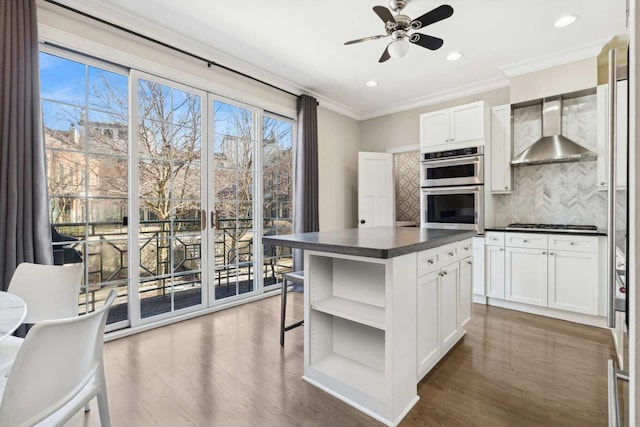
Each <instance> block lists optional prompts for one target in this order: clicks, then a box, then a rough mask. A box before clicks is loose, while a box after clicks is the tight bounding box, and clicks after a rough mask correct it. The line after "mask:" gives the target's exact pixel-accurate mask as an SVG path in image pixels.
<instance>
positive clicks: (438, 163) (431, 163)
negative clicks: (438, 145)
mask: <svg viewBox="0 0 640 427" xmlns="http://www.w3.org/2000/svg"><path fill="white" fill-rule="evenodd" d="M480 160H482V159H481V158H480V156H473V157H459V158H456V159H442V160H423V161H422V164H423V165H424V166H427V167H436V168H440V167H447V166H458V165H468V164H469V163H480Z"/></svg>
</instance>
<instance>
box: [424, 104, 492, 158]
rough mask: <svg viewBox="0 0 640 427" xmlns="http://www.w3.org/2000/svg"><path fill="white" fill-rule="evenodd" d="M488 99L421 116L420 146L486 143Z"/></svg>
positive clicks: (458, 146)
mask: <svg viewBox="0 0 640 427" xmlns="http://www.w3.org/2000/svg"><path fill="white" fill-rule="evenodd" d="M487 122H488V113H487V108H486V104H485V102H484V101H478V102H473V103H471V104H465V105H459V106H457V107H453V108H447V109H445V110H438V111H432V112H431V113H425V114H421V115H420V147H421V148H433V147H437V146H442V147H440V148H442V149H443V150H446V149H448V148H461V147H465V146H469V145H484V142H485V139H486V132H487V131H488V127H489V125H488V123H487Z"/></svg>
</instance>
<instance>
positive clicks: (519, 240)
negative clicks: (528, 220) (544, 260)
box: [505, 233, 547, 249]
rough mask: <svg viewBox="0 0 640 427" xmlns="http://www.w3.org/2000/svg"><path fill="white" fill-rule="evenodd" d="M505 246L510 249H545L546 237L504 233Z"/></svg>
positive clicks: (544, 235)
mask: <svg viewBox="0 0 640 427" xmlns="http://www.w3.org/2000/svg"><path fill="white" fill-rule="evenodd" d="M505 246H510V247H512V248H530V249H547V235H546V234H535V233H506V235H505Z"/></svg>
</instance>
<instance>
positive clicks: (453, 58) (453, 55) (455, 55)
mask: <svg viewBox="0 0 640 427" xmlns="http://www.w3.org/2000/svg"><path fill="white" fill-rule="evenodd" d="M460 58H462V54H461V53H460V52H451V53H450V54H449V55H447V61H457V60H458V59H460Z"/></svg>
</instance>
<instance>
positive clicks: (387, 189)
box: [358, 152, 395, 227]
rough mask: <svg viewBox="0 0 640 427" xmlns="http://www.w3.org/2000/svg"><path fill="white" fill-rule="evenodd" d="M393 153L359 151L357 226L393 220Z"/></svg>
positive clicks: (377, 224) (388, 224)
mask: <svg viewBox="0 0 640 427" xmlns="http://www.w3.org/2000/svg"><path fill="white" fill-rule="evenodd" d="M394 201H395V200H394V191H393V154H391V153H367V152H360V153H358V226H359V227H378V226H390V227H392V226H393V225H394V223H395V211H394V206H395V203H394Z"/></svg>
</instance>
